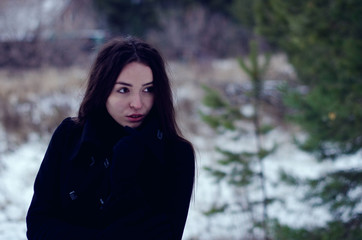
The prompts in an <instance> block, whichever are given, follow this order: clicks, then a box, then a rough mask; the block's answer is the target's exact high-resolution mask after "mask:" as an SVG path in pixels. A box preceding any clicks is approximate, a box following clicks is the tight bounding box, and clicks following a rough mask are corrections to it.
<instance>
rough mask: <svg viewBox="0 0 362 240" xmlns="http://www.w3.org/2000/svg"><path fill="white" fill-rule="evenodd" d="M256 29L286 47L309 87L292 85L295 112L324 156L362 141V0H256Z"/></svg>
mask: <svg viewBox="0 0 362 240" xmlns="http://www.w3.org/2000/svg"><path fill="white" fill-rule="evenodd" d="M255 9H256V19H257V31H258V32H259V33H260V34H262V35H263V36H265V37H267V38H268V39H269V41H270V42H271V43H273V44H274V45H275V46H278V47H279V48H280V49H282V50H283V51H285V52H286V53H287V55H288V57H289V60H290V61H291V63H292V64H293V66H294V67H295V70H296V72H297V73H298V77H299V79H300V81H301V83H303V84H305V85H306V87H307V88H308V92H299V91H296V90H292V89H291V90H289V91H288V92H287V97H286V103H287V104H288V105H289V106H290V107H291V108H293V113H294V114H293V115H292V116H291V117H292V119H293V120H295V121H296V122H297V123H298V124H300V125H301V126H302V127H303V128H304V129H305V130H306V131H307V132H308V133H309V134H310V138H309V139H308V140H307V142H306V143H305V144H304V146H303V147H304V149H305V150H308V151H311V152H315V153H317V154H319V156H320V157H321V158H329V157H332V158H335V157H338V156H339V155H341V154H350V153H354V152H356V151H358V150H359V149H361V147H362V61H361V60H360V56H361V55H362V24H361V22H362V14H360V13H361V12H362V1H359V0H348V1H344V0H318V1H317V0H314V1H297V0H294V1H283V0H265V1H264V0H261V1H260V0H259V1H256V8H255Z"/></svg>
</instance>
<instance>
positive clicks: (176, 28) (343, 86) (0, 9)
mask: <svg viewBox="0 0 362 240" xmlns="http://www.w3.org/2000/svg"><path fill="white" fill-rule="evenodd" d="M361 13H362V1H360V0H306V1H298V0H289V1H283V0H253V1H250V0H224V1H221V0H210V1H205V0H194V1H192V0H175V1H167V0H61V1H56V0H27V1H24V0H1V1H0V53H1V54H0V74H1V76H0V77H1V79H7V80H5V81H4V80H1V81H2V82H1V85H2V87H1V88H2V89H1V90H0V107H1V109H2V111H1V114H0V122H1V123H2V126H1V127H0V130H1V129H4V130H3V131H4V132H5V139H6V141H7V144H6V147H1V146H2V145H0V152H1V151H5V150H14V149H16V146H19V144H21V143H22V142H24V141H27V140H29V139H30V138H31V133H32V132H33V131H36V132H38V133H40V134H41V133H44V134H49V133H51V132H52V130H53V129H54V127H55V125H56V124H57V123H58V122H59V120H60V119H61V118H63V117H64V115H67V114H70V111H71V110H70V109H72V108H73V105H72V104H74V105H76V103H69V102H63V103H62V104H60V105H56V106H53V110H52V112H51V113H40V115H39V116H38V117H37V119H35V120H34V119H33V120H32V121H31V122H29V121H28V120H26V119H25V118H24V114H29V112H30V111H35V110H37V106H36V105H37V102H38V101H41V100H43V101H46V96H45V95H44V96H43V95H41V94H39V93H37V91H40V90H39V89H42V88H44V90H43V91H48V90H51V91H53V90H55V89H57V90H59V89H61V91H60V92H59V93H58V94H59V97H60V98H61V97H62V91H63V93H64V92H65V91H66V90H65V89H68V88H69V86H81V83H80V81H79V80H80V79H82V78H84V76H83V75H82V73H79V72H78V70H77V69H82V68H83V69H84V68H87V67H89V64H90V63H91V61H92V60H93V57H94V55H95V53H96V51H97V49H98V47H99V46H100V45H101V44H102V43H104V42H105V41H107V40H108V39H110V38H112V37H113V36H119V35H123V36H127V35H135V36H139V37H141V38H143V39H145V40H147V41H149V42H150V43H152V44H154V45H156V46H157V47H158V48H160V49H161V51H162V52H163V54H164V55H165V57H166V59H168V60H170V61H176V62H181V63H188V64H190V65H191V66H192V65H193V64H199V65H205V66H208V64H209V63H210V62H211V61H213V60H215V59H236V60H237V61H238V62H239V64H240V65H239V67H240V69H241V70H242V71H243V72H244V73H246V78H248V79H249V81H250V82H251V85H250V87H249V88H248V89H246V90H245V89H242V88H238V87H240V85H237V84H234V85H233V91H232V93H230V91H227V90H226V87H225V86H226V85H225V84H224V85H221V84H214V85H212V86H210V88H205V90H204V95H205V99H204V104H205V106H207V107H208V108H209V111H207V112H206V113H205V112H204V113H201V115H202V118H203V120H204V122H206V123H207V124H209V125H210V126H211V127H213V128H214V129H215V132H217V133H220V134H221V132H227V131H231V132H237V133H238V132H240V133H243V130H242V129H238V127H237V126H238V122H239V121H240V120H241V119H243V121H244V120H246V121H250V122H251V123H252V124H254V125H253V128H255V129H256V131H255V134H256V137H257V138H259V137H260V138H262V136H263V135H264V134H266V133H267V132H268V131H270V130H271V129H272V128H273V127H276V126H278V125H285V124H293V125H294V126H298V128H300V129H301V131H303V132H304V133H305V134H306V137H305V138H303V139H302V140H301V139H300V138H295V144H296V145H298V147H300V149H302V150H303V151H306V152H308V153H311V154H314V156H315V157H316V158H317V159H318V160H320V162H323V161H343V160H341V159H342V157H343V156H346V155H351V154H358V153H360V152H361V149H362V61H361V60H360V59H359V58H360V57H361V56H362V14H361ZM253 46H254V47H255V48H253ZM278 55H283V56H286V58H287V60H288V63H289V64H291V66H292V68H293V74H292V75H285V76H281V75H278V77H284V78H283V79H266V78H268V77H270V75H269V76H268V75H266V74H265V72H266V71H267V70H266V68H268V67H270V65H271V64H272V62H269V60H270V59H273V56H278ZM263 64H264V65H263ZM263 68H265V69H263ZM44 69H66V70H65V71H63V72H62V73H63V74H65V75H66V74H75V75H76V76H77V77H76V79H73V80H69V81H68V82H64V81H63V82H61V83H60V84H58V85H56V86H55V85H54V86H53V85H49V84H48V85H47V84H45V83H44V82H42V81H40V80H39V79H36V77H34V78H33V80H31V82H25V81H24V82H22V81H21V80H18V81H13V80H11V79H14V78H15V77H14V76H18V75H25V74H27V75H29V76H32V73H34V72H36V71H43V70H44ZM206 71H207V70H206ZM48 74H49V77H59V76H57V74H58V72H55V73H49V72H48ZM51 74H54V75H51ZM50 75H51V76H50ZM34 76H35V75H34ZM30 79H31V78H30ZM266 80H278V81H279V82H278V86H276V87H273V88H272V96H270V95H268V93H269V92H268V90H270V89H268V88H267V86H270V85H267V84H270V83H271V82H270V81H269V82H267V81H266ZM11 81H12V82H11ZM224 81H225V82H226V81H228V79H224ZM14 82H15V83H16V84H17V85H16V86H19V85H21V86H22V88H24V89H25V88H26V89H27V90H29V91H30V92H31V91H33V94H34V93H35V95H37V96H36V97H38V99H36V100H34V99H35V96H33V95H29V96H20V95H19V96H17V97H16V98H14V92H15V91H16V90H15V88H17V87H16V86H15V85H14ZM11 84H12V85H11ZM45 89H47V90H45ZM240 89H241V90H240ZM40 92H41V91H40ZM250 102H252V103H253V114H251V116H249V117H248V116H245V115H243V114H242V113H241V112H240V109H241V106H242V105H243V104H245V103H250ZM16 104H18V105H19V104H20V105H21V104H22V106H23V108H15V107H14V105H16ZM220 113H221V114H220ZM259 113H260V115H265V114H273V116H274V117H276V118H277V119H278V120H277V121H275V122H273V126H267V125H266V124H265V123H264V122H263V121H262V117H261V116H259V115H258V114H259ZM259 118H260V119H259ZM40 122H42V124H40ZM19 129H22V130H19ZM20 135H21V136H20ZM276 147H277V146H276ZM273 150H274V149H266V148H264V146H263V145H262V144H260V145H259V148H258V150H257V151H256V152H254V153H246V152H241V153H238V154H236V155H235V153H231V152H228V151H226V150H225V149H218V151H219V153H221V155H223V156H227V157H228V159H229V160H228V161H227V162H225V161H221V162H220V165H224V166H225V165H228V164H233V166H238V168H239V169H241V170H240V171H239V172H237V173H236V172H235V171H234V172H232V173H228V172H221V171H219V170H218V166H214V167H212V168H208V172H209V174H210V175H213V176H214V177H215V178H216V179H218V181H224V180H225V181H226V182H228V184H230V185H231V186H232V187H234V188H245V187H247V186H250V183H253V182H255V181H260V182H261V185H260V186H258V187H259V188H260V189H262V188H263V187H265V186H263V181H264V180H263V174H264V172H263V171H266V170H265V169H263V167H262V166H263V159H264V158H265V157H266V156H267V155H268V154H271V153H272V152H273ZM245 156H247V157H245ZM245 159H247V160H245ZM224 160H225V159H224ZM361 160H362V158H361ZM0 161H1V157H0ZM250 161H253V162H255V161H257V162H258V163H259V164H260V165H258V166H257V167H255V166H254V167H253V166H251V165H249V164H250ZM341 164H342V165H343V162H342V163H341ZM255 169H258V170H255ZM231 174H234V175H233V176H231ZM235 174H237V176H238V177H240V178H243V177H244V178H243V181H239V182H237V181H230V179H234V177H235ZM228 177H229V180H228ZM246 177H247V178H246ZM256 179H257V180H256ZM280 180H281V181H285V182H286V183H288V184H290V185H293V186H303V187H304V188H307V189H308V191H307V194H306V195H305V198H304V200H305V201H306V202H308V203H310V204H311V205H313V206H326V207H327V208H328V210H329V212H330V213H331V215H332V216H333V219H332V220H330V221H328V222H327V223H326V224H325V225H324V226H323V227H320V226H318V227H313V226H306V227H293V226H289V225H286V224H283V223H281V222H279V221H278V220H276V219H272V218H269V216H268V215H267V208H268V206H269V205H270V204H271V203H272V202H273V201H275V199H270V198H268V196H267V195H264V196H263V198H262V199H259V200H258V202H255V203H252V202H250V206H251V207H250V208H249V209H248V211H249V213H250V211H253V210H252V207H253V206H254V205H261V206H262V207H263V208H264V210H265V211H264V214H259V213H255V212H253V214H259V215H260V216H256V217H255V218H254V219H253V221H252V226H251V230H250V231H251V233H252V234H250V236H251V237H250V238H246V237H245V238H243V237H240V239H264V240H267V239H273V240H284V239H285V240H287V239H295V240H299V239H300V240H301V239H311V240H322V239H329V240H341V239H343V240H357V239H362V222H361V221H362V205H361V203H362V187H361V186H362V161H361V164H360V165H359V167H357V168H350V169H347V170H335V171H330V172H327V173H325V175H323V176H320V177H318V178H313V179H311V178H304V179H301V178H298V177H296V176H293V175H291V174H289V173H286V172H281V173H280ZM226 211H227V206H226V205H224V206H222V207H220V208H217V209H210V211H209V212H208V213H207V214H208V216H209V217H210V218H212V217H213V213H217V214H222V213H223V212H225V214H226Z"/></svg>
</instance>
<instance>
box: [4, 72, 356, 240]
mask: <svg viewBox="0 0 362 240" xmlns="http://www.w3.org/2000/svg"><path fill="white" fill-rule="evenodd" d="M175 71H177V69H176V70H175ZM185 72H186V73H187V71H185ZM175 76H178V77H180V76H182V78H179V79H176V80H177V81H179V82H176V83H175V84H176V87H175V89H176V95H177V97H176V99H175V100H176V101H175V102H176V103H179V104H181V105H182V104H183V103H185V100H187V101H188V102H190V103H192V104H196V105H198V103H199V102H200V97H201V94H202V91H201V90H200V87H199V86H197V87H195V84H193V83H191V82H190V81H188V79H187V78H188V77H189V78H190V80H192V78H193V76H188V75H187V74H186V75H184V74H182V75H180V74H175ZM220 78H221V77H220ZM197 80H198V79H197ZM181 86H182V87H181ZM74 94H75V95H76V93H74ZM51 99H54V101H55V103H54V101H53V100H51V101H41V102H42V103H43V105H44V106H43V105H41V106H40V105H39V108H40V109H43V110H44V109H47V107H52V106H59V105H60V106H62V104H64V99H67V102H68V103H69V100H70V99H73V98H72V97H66V96H62V95H59V97H52V98H51ZM57 102H59V104H57ZM45 103H48V105H49V106H47V104H45ZM54 104H55V105H54ZM69 104H70V107H71V108H72V109H73V108H75V105H77V104H76V103H73V102H71V103H69ZM199 105H200V104H199ZM185 106H188V105H187V104H186V105H185ZM199 107H200V106H196V107H195V106H193V107H191V108H192V109H191V110H190V111H189V112H187V113H186V114H184V115H183V116H181V118H180V119H181V121H183V122H186V121H188V124H185V125H183V124H182V126H183V127H185V128H187V127H190V126H191V127H195V126H196V128H197V129H195V131H193V130H191V132H188V133H187V134H186V136H187V137H188V139H189V140H190V141H191V142H193V143H194V145H195V149H196V157H197V166H198V170H197V179H196V185H195V191H194V196H193V200H192V203H191V207H190V213H189V217H188V220H187V223H186V228H185V233H184V239H185V240H191V239H193V240H196V239H197V240H222V239H228V240H234V239H235V240H236V239H241V238H242V236H245V229H246V227H247V226H248V224H250V218H249V216H247V215H246V214H231V213H229V214H218V215H215V216H213V217H206V216H205V215H204V214H203V212H205V211H207V210H209V209H210V207H211V206H213V205H214V204H216V205H222V204H223V203H225V202H232V201H235V200H238V198H240V197H241V196H243V193H242V192H237V191H234V190H233V189H232V188H230V186H228V185H226V184H225V183H220V184H216V183H215V181H214V179H213V178H212V177H211V176H210V175H209V174H208V173H207V172H206V171H205V170H204V167H205V166H210V165H212V164H213V163H214V162H215V161H216V160H217V158H218V154H216V152H215V150H214V147H215V146H223V147H225V148H226V147H227V148H230V149H233V150H235V151H241V150H253V149H254V148H255V144H254V140H253V138H252V135H251V134H246V135H245V136H244V137H242V138H241V139H240V140H239V141H237V142H231V141H230V138H229V137H230V136H229V135H228V134H224V135H219V136H217V135H215V134H214V133H212V131H211V130H210V129H209V128H208V127H207V126H206V125H205V124H204V123H202V121H201V120H200V117H199V115H198V113H197V110H196V111H195V109H198V108H199ZM244 110H245V109H244ZM41 112H43V111H42V110H41ZM190 122H192V124H190ZM5 140H6V136H5V135H4V129H2V126H1V125H0V153H2V154H1V155H0V239H5V240H24V239H26V236H25V232H26V225H25V216H26V213H27V209H28V207H29V204H30V201H31V197H32V193H33V183H34V180H35V176H36V173H37V171H38V168H39V166H40V163H41V160H42V158H43V156H44V153H45V150H46V147H47V144H48V142H47V141H48V140H49V138H42V139H41V138H39V137H37V136H36V135H34V136H33V137H31V138H30V140H29V141H28V142H27V143H25V144H23V145H22V146H20V147H19V148H18V149H16V151H13V152H5V153H4V149H5V148H6V146H5ZM274 143H277V144H278V148H277V150H276V151H275V152H274V153H273V154H271V155H269V156H268V157H267V158H266V159H265V161H264V168H265V172H266V178H267V179H268V182H267V193H268V196H270V197H280V198H282V199H284V201H285V204H281V203H275V204H273V205H271V206H270V208H269V216H270V217H276V218H278V219H279V220H280V221H281V222H282V223H286V224H290V225H292V226H301V225H317V224H323V223H324V222H325V221H326V220H328V219H329V218H330V216H329V214H328V212H327V211H326V210H325V209H323V208H318V209H312V208H311V207H309V206H308V205H307V204H306V203H303V202H302V201H301V200H300V198H301V197H302V195H303V191H304V190H305V189H303V188H296V187H288V186H285V185H283V184H280V183H279V181H278V171H279V170H281V169H283V170H284V171H285V172H287V173H291V174H293V175H296V176H298V177H315V176H319V175H321V174H323V173H325V172H327V171H332V170H334V169H350V168H352V167H355V168H360V167H361V165H360V159H361V156H362V151H361V152H359V153H357V154H355V155H352V156H346V157H344V159H343V161H335V162H329V161H325V162H322V163H318V162H317V161H316V159H315V158H314V157H313V156H312V155H310V154H307V153H305V152H302V151H300V150H299V149H298V148H297V147H296V146H295V145H293V143H292V136H291V133H290V131H289V130H286V129H283V128H281V127H277V128H275V129H274V130H272V131H271V132H270V133H269V134H268V135H267V136H266V137H265V138H264V144H265V145H266V146H267V147H271V146H273V144H274Z"/></svg>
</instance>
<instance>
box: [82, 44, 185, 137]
mask: <svg viewBox="0 0 362 240" xmlns="http://www.w3.org/2000/svg"><path fill="white" fill-rule="evenodd" d="M131 62H139V63H142V64H145V65H147V66H148V67H150V68H151V70H152V74H153V81H154V84H153V89H154V94H155V99H154V105H153V108H152V110H151V113H150V114H155V115H156V116H157V117H158V119H159V121H160V124H161V128H162V130H163V132H164V134H166V136H169V137H179V138H182V134H181V132H180V130H179V128H178V126H177V123H176V120H175V110H174V106H173V99H172V91H171V87H170V81H169V78H168V76H167V73H166V68H165V61H164V60H163V58H162V56H161V54H160V53H159V51H158V50H157V49H155V48H154V47H152V46H151V45H150V44H148V43H146V42H144V41H142V40H140V39H137V38H135V37H126V38H114V39H112V40H110V41H109V42H108V43H106V44H105V45H104V46H103V47H102V49H101V50H100V52H99V53H98V55H97V58H96V60H95V62H94V64H93V66H92V68H91V71H90V74H89V77H88V84H87V89H86V91H85V96H84V98H83V101H82V103H81V105H80V107H79V112H78V118H77V121H78V123H79V124H82V125H83V124H84V123H85V121H86V119H87V118H88V117H90V116H91V115H93V114H97V113H102V112H105V111H106V110H105V109H106V107H105V105H106V101H107V98H108V96H109V95H110V93H111V91H112V89H113V87H114V84H115V82H116V80H117V78H118V75H119V74H120V72H121V71H122V69H123V68H124V67H125V66H126V65H127V64H129V63H131ZM182 139H183V138H182Z"/></svg>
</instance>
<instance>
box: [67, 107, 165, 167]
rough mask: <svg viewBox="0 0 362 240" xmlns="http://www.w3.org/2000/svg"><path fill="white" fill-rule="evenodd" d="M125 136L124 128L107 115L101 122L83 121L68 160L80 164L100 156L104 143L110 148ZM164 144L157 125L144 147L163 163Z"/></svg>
mask: <svg viewBox="0 0 362 240" xmlns="http://www.w3.org/2000/svg"><path fill="white" fill-rule="evenodd" d="M125 135H127V130H126V128H124V127H122V126H119V125H118V123H116V122H115V121H114V120H113V119H112V118H111V116H109V115H108V114H106V116H105V117H103V119H102V120H101V119H100V118H89V119H87V120H86V121H85V124H84V126H83V129H82V132H81V135H80V137H79V140H78V141H77V143H76V145H75V147H74V150H73V151H72V153H71V158H70V159H71V161H72V162H78V160H79V161H80V162H82V160H83V161H84V160H85V159H86V158H87V156H88V157H91V156H99V155H102V154H104V151H105V146H104V145H105V143H104V142H105V141H106V142H108V144H111V146H110V147H112V146H113V145H114V143H116V141H117V140H119V139H120V138H121V137H122V136H125ZM166 142H167V140H166V138H165V136H164V134H163V132H162V131H161V130H160V128H159V126H158V125H157V126H155V128H153V129H152V131H151V132H150V134H149V135H148V136H146V147H147V148H148V149H149V150H150V152H151V153H152V154H153V155H154V156H155V157H156V158H157V159H158V160H159V161H160V162H161V163H164V162H165V149H166V148H165V144H166ZM110 149H112V148H110Z"/></svg>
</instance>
